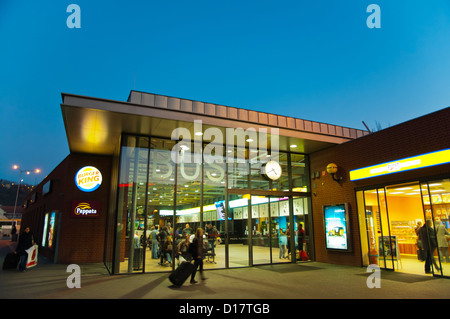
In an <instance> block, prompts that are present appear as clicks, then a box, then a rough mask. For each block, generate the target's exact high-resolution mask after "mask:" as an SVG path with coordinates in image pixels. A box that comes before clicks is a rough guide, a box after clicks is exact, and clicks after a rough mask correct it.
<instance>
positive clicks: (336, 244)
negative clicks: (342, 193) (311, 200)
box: [323, 204, 351, 251]
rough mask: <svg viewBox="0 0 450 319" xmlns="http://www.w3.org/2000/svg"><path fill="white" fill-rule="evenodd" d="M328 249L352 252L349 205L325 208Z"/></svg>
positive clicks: (327, 206)
mask: <svg viewBox="0 0 450 319" xmlns="http://www.w3.org/2000/svg"><path fill="white" fill-rule="evenodd" d="M323 215H324V226H325V241H326V248H327V249H330V250H341V251H350V250H351V249H350V243H349V234H348V230H349V224H348V209H347V204H339V205H326V206H324V207H323Z"/></svg>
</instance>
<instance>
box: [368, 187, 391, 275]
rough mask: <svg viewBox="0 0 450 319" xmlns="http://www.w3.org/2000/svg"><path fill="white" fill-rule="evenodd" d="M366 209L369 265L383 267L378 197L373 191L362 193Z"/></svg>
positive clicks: (383, 251)
mask: <svg viewBox="0 0 450 319" xmlns="http://www.w3.org/2000/svg"><path fill="white" fill-rule="evenodd" d="M364 204H365V209H366V228H367V239H368V242H369V263H370V264H378V265H379V266H380V267H385V266H386V264H385V257H386V255H385V254H386V252H385V247H384V245H380V239H381V221H380V210H379V207H378V196H377V191H376V190H375V189H372V190H367V191H364Z"/></svg>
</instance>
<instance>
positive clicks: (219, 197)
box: [203, 148, 227, 269]
mask: <svg viewBox="0 0 450 319" xmlns="http://www.w3.org/2000/svg"><path fill="white" fill-rule="evenodd" d="M208 154H209V155H205V157H204V177H203V225H204V227H205V234H206V236H207V239H208V251H207V253H206V257H205V260H204V268H205V269H208V268H225V267H226V256H225V231H226V230H225V226H226V225H225V223H226V216H227V212H226V202H225V196H226V181H225V177H226V175H225V171H226V165H225V160H224V157H223V153H222V149H221V148H218V149H215V150H214V152H209V153H208Z"/></svg>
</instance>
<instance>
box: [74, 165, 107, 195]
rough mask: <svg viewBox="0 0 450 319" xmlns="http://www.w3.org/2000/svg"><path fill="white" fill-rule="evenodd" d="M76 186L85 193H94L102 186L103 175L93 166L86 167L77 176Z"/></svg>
mask: <svg viewBox="0 0 450 319" xmlns="http://www.w3.org/2000/svg"><path fill="white" fill-rule="evenodd" d="M75 184H76V185H77V187H78V188H79V189H80V190H81V191H83V192H93V191H95V190H96V189H97V188H99V187H100V185H101V184H102V174H101V173H100V171H99V170H98V169H97V168H95V167H93V166H85V167H83V168H82V169H80V170H79V171H78V172H77V173H76V174H75Z"/></svg>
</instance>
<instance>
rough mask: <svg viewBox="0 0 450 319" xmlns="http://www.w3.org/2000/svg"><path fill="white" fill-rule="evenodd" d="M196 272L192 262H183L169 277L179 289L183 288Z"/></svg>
mask: <svg viewBox="0 0 450 319" xmlns="http://www.w3.org/2000/svg"><path fill="white" fill-rule="evenodd" d="M193 271H194V265H193V264H191V263H190V262H187V261H185V262H182V263H181V264H180V266H178V267H177V268H176V269H175V270H174V271H173V272H172V273H171V274H170V276H169V280H170V281H171V282H172V283H173V284H174V285H175V286H177V287H181V285H183V284H184V282H185V281H186V279H188V277H189V276H190V275H191V274H192V272H193Z"/></svg>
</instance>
